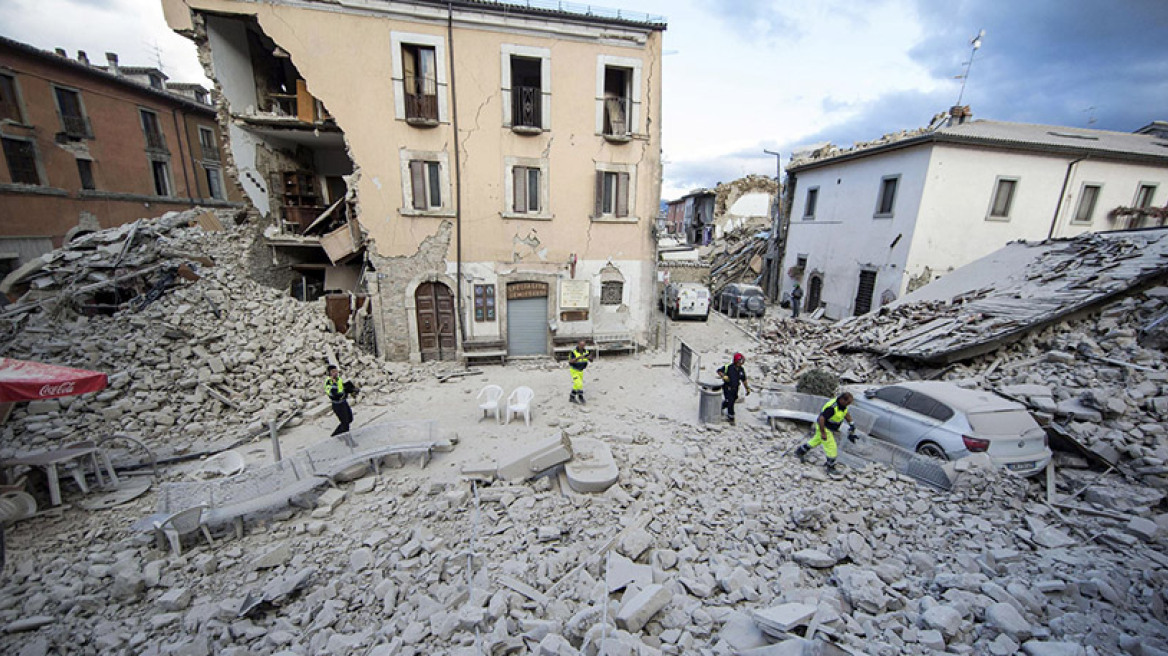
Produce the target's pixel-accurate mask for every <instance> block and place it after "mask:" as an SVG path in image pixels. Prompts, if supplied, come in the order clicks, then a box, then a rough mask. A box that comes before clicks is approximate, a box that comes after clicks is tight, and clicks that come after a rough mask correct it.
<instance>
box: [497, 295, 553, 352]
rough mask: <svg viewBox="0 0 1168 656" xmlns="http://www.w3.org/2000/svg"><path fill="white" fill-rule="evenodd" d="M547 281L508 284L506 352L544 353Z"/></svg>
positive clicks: (546, 331)
mask: <svg viewBox="0 0 1168 656" xmlns="http://www.w3.org/2000/svg"><path fill="white" fill-rule="evenodd" d="M547 336H548V284H547V283H546V282H534V281H532V282H512V283H507V355H547V352H548V348H547V343H548V338H547Z"/></svg>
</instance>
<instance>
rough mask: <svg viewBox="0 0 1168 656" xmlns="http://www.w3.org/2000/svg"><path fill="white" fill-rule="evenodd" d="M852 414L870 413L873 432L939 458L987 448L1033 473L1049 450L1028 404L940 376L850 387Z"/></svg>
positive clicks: (1010, 465) (1000, 461) (1012, 466)
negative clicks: (1026, 406) (880, 384)
mask: <svg viewBox="0 0 1168 656" xmlns="http://www.w3.org/2000/svg"><path fill="white" fill-rule="evenodd" d="M849 391H851V392H852V394H853V395H854V396H855V402H854V404H853V405H852V408H853V416H856V421H860V418H859V416H860V415H862V414H870V415H871V418H870V419H874V423H872V425H871V429H870V431H869V435H871V436H872V437H874V438H876V439H880V440H884V441H887V442H891V443H892V444H895V445H897V446H899V447H902V448H905V449H909V450H912V451H916V452H917V453H920V454H922V455H927V456H930V457H933V458H938V459H941V460H956V459H958V458H963V457H966V456H968V455H970V454H971V453H985V454H987V455H988V456H989V457H990V460H992V461H993V462H994V463H995V464H997V465H999V466H1002V467H1005V468H1006V469H1008V470H1010V471H1012V472H1017V473H1019V474H1023V475H1026V476H1030V475H1033V474H1037V473H1039V472H1041V471H1043V470H1044V469H1045V468H1046V465H1047V463H1048V462H1050V458H1051V453H1050V447H1049V444H1048V441H1047V436H1046V431H1044V430H1043V429H1042V428H1041V427H1040V426H1039V425H1038V423H1037V422H1035V421H1034V418H1033V417H1031V416H1030V413H1029V412H1027V411H1026V408H1025V407H1024V406H1022V405H1021V404H1019V403H1015V402H1013V401H1009V400H1007V399H1004V398H1002V397H1001V396H998V395H997V394H994V393H992V392H985V391H981V390H970V389H964V388H961V387H957V386H956V385H953V384H952V383H946V382H940V381H913V382H906V383H898V384H895V385H888V386H886V387H874V388H868V389H863V388H856V389H851V390H849Z"/></svg>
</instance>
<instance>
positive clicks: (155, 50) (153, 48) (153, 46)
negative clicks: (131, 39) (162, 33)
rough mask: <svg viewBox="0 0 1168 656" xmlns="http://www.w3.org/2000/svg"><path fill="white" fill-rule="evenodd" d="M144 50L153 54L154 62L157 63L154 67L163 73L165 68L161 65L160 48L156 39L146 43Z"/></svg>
mask: <svg viewBox="0 0 1168 656" xmlns="http://www.w3.org/2000/svg"><path fill="white" fill-rule="evenodd" d="M146 50H147V51H148V52H149V53H150V54H152V55H154V62H155V63H156V64H158V66H157V67H156V68H158V70H160V71H162V72H163V73H165V72H166V69H165V68H163V67H162V48H160V47H159V46H158V39H154V41H153V42H151V43H147V44H146Z"/></svg>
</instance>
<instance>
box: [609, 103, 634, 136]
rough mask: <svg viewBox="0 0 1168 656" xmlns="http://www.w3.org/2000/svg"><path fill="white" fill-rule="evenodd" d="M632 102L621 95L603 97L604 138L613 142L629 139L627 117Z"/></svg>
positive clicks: (629, 114) (629, 113)
mask: <svg viewBox="0 0 1168 656" xmlns="http://www.w3.org/2000/svg"><path fill="white" fill-rule="evenodd" d="M631 115H632V104H631V103H630V101H629V99H628V98H625V97H622V96H606V97H605V98H604V138H605V139H606V140H608V141H611V142H614V143H624V142H626V141H629V140H630V139H631V134H630V132H631V131H630V129H629V117H630V116H631Z"/></svg>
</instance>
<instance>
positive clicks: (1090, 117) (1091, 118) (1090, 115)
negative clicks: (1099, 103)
mask: <svg viewBox="0 0 1168 656" xmlns="http://www.w3.org/2000/svg"><path fill="white" fill-rule="evenodd" d="M1083 111H1084V112H1086V113H1087V127H1091V126H1092V125H1095V124H1096V123H1098V122H1099V119H1097V118H1095V105H1091V106H1090V107H1088V108H1087V109H1084V110H1083Z"/></svg>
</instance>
